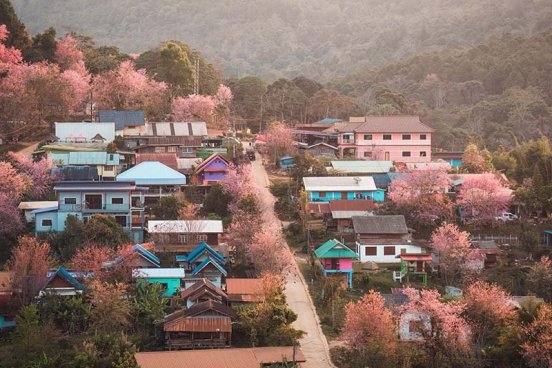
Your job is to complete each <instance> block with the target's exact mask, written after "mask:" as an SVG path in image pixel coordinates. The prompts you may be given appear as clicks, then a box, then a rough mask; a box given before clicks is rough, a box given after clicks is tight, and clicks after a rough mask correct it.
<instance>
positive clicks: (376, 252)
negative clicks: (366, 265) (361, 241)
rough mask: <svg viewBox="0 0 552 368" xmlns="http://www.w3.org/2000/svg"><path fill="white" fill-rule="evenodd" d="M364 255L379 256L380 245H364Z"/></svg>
mask: <svg viewBox="0 0 552 368" xmlns="http://www.w3.org/2000/svg"><path fill="white" fill-rule="evenodd" d="M368 250H370V252H368ZM372 251H373V252H372ZM372 253H373V254H372ZM364 255H365V256H367V257H374V256H377V255H378V247H376V246H374V247H364Z"/></svg>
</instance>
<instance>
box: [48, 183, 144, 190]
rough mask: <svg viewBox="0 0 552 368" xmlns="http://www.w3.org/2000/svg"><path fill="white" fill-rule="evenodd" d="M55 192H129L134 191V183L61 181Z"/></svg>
mask: <svg viewBox="0 0 552 368" xmlns="http://www.w3.org/2000/svg"><path fill="white" fill-rule="evenodd" d="M54 190H55V191H82V190H90V191H93V190H101V191H104V190H106V191H130V190H136V185H134V183H129V182H124V183H118V182H116V181H62V182H57V183H56V184H55V186H54Z"/></svg>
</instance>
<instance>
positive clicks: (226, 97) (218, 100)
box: [214, 84, 234, 106]
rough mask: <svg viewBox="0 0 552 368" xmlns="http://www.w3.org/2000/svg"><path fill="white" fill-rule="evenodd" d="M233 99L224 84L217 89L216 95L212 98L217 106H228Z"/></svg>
mask: <svg viewBox="0 0 552 368" xmlns="http://www.w3.org/2000/svg"><path fill="white" fill-rule="evenodd" d="M233 97H234V96H233V95H232V91H231V90H230V88H228V87H227V86H225V85H224V84H221V85H219V87H218V90H217V94H216V95H215V97H214V101H215V104H216V105H217V106H220V105H223V106H228V105H229V104H230V102H232V98H233Z"/></svg>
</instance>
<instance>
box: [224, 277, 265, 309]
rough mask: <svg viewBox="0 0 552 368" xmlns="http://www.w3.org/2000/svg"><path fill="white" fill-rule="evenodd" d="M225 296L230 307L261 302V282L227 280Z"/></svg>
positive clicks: (239, 279) (262, 295)
mask: <svg viewBox="0 0 552 368" xmlns="http://www.w3.org/2000/svg"><path fill="white" fill-rule="evenodd" d="M226 294H227V295H228V301H229V302H230V303H231V304H232V305H238V304H246V303H259V302H262V301H263V300H264V290H263V280H262V279H259V278H254V279H244V278H227V279H226Z"/></svg>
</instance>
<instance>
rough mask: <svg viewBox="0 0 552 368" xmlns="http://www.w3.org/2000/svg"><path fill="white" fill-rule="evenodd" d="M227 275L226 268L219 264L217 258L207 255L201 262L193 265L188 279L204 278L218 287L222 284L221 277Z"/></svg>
mask: <svg viewBox="0 0 552 368" xmlns="http://www.w3.org/2000/svg"><path fill="white" fill-rule="evenodd" d="M227 275H228V273H227V272H226V269H224V267H223V266H222V264H220V262H219V260H217V259H215V258H212V257H211V256H207V258H205V259H204V260H203V262H201V263H200V264H198V265H197V266H195V267H194V269H193V271H192V273H191V276H190V277H189V278H188V279H189V280H190V281H191V280H197V279H204V278H205V279H208V280H209V281H211V282H212V283H213V284H214V285H216V286H217V287H219V288H220V287H221V286H222V277H223V276H224V277H226V276H227Z"/></svg>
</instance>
